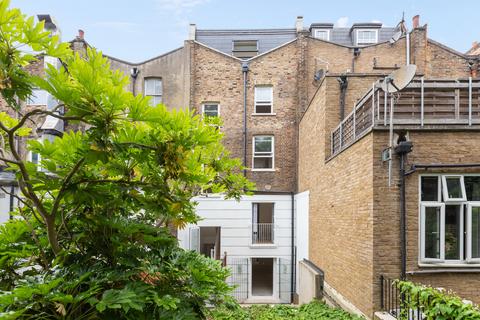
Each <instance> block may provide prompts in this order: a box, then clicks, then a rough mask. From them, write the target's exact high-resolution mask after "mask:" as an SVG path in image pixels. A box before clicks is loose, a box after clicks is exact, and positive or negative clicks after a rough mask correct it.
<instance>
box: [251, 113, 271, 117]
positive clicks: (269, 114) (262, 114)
mask: <svg viewBox="0 0 480 320" xmlns="http://www.w3.org/2000/svg"><path fill="white" fill-rule="evenodd" d="M251 115H252V116H255V117H257V116H260V117H261V116H266V117H272V116H276V115H277V114H276V113H252V114H251Z"/></svg>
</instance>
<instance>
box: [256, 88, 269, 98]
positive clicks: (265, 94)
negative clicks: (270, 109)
mask: <svg viewBox="0 0 480 320" xmlns="http://www.w3.org/2000/svg"><path fill="white" fill-rule="evenodd" d="M255 101H265V102H270V101H272V87H255Z"/></svg>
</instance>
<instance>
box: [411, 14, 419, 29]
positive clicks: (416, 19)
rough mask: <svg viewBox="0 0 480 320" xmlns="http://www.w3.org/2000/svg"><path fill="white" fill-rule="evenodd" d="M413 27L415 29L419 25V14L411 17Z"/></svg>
mask: <svg viewBox="0 0 480 320" xmlns="http://www.w3.org/2000/svg"><path fill="white" fill-rule="evenodd" d="M412 25H413V29H416V28H418V27H419V26H420V15H418V14H417V15H416V16H414V17H413V18H412Z"/></svg>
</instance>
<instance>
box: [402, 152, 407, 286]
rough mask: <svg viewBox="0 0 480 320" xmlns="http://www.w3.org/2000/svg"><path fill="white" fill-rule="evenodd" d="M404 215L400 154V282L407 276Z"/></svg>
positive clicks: (403, 169)
mask: <svg viewBox="0 0 480 320" xmlns="http://www.w3.org/2000/svg"><path fill="white" fill-rule="evenodd" d="M406 215H407V209H406V204H405V153H401V154H400V246H401V256H402V265H401V267H402V268H401V270H402V272H401V275H400V278H401V279H402V280H405V279H406V276H407V235H406V222H407V221H406V220H407V219H406Z"/></svg>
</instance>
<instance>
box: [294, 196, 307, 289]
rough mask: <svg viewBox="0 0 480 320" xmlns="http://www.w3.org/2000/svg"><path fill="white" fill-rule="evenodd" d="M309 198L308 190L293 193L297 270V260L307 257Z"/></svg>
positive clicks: (297, 287)
mask: <svg viewBox="0 0 480 320" xmlns="http://www.w3.org/2000/svg"><path fill="white" fill-rule="evenodd" d="M309 199H310V192H309V191H304V192H302V193H298V194H296V195H295V246H296V247H297V254H296V260H297V270H299V262H300V261H302V260H303V259H308V238H309V234H308V233H309V228H308V223H309V222H308V219H309V213H308V210H309ZM296 283H297V286H296V289H297V293H298V289H299V286H300V279H299V272H298V271H297V273H296Z"/></svg>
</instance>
